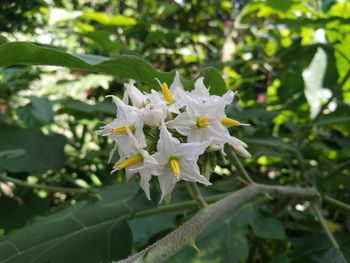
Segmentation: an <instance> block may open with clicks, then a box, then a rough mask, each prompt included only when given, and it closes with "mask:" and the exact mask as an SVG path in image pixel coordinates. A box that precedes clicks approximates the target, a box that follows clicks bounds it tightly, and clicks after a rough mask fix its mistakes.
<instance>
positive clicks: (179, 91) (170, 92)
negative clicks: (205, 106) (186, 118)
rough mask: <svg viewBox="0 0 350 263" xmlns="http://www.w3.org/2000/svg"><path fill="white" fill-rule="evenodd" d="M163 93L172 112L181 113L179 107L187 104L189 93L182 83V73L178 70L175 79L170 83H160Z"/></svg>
mask: <svg viewBox="0 0 350 263" xmlns="http://www.w3.org/2000/svg"><path fill="white" fill-rule="evenodd" d="M159 84H160V86H161V89H162V94H163V98H164V100H165V101H166V102H167V106H168V109H169V111H170V112H173V113H179V112H180V111H179V109H181V108H183V107H184V106H185V105H186V97H187V93H186V92H185V90H184V87H183V85H182V83H181V78H180V73H179V72H177V71H176V73H175V77H174V81H173V83H172V84H171V85H170V89H169V87H168V85H167V84H166V83H165V82H164V83H160V82H159Z"/></svg>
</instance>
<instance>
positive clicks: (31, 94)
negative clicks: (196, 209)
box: [0, 0, 350, 262]
mask: <svg viewBox="0 0 350 263" xmlns="http://www.w3.org/2000/svg"><path fill="white" fill-rule="evenodd" d="M0 5H1V6H0V33H1V35H2V36H4V37H6V38H7V39H8V40H9V41H30V42H35V43H39V44H41V45H44V46H45V45H50V46H55V47H56V48H58V49H61V50H62V51H66V52H69V53H75V54H95V55H101V56H106V57H116V56H119V55H122V54H133V55H137V56H141V57H143V58H145V59H146V60H148V61H149V62H150V63H151V64H152V65H153V66H155V67H156V68H157V69H159V70H161V71H170V70H173V69H178V70H179V71H180V72H181V74H182V76H184V77H187V78H196V77H197V76H198V75H199V73H200V72H201V71H202V70H203V69H204V68H205V67H208V66H212V67H216V68H217V69H218V70H219V71H220V72H221V73H222V75H223V77H224V79H225V81H226V84H227V87H228V88H229V89H232V90H238V94H237V96H236V99H235V102H234V103H233V104H232V105H230V107H228V109H227V113H228V115H229V116H230V117H232V118H234V119H238V120H239V121H241V122H244V123H250V124H251V125H250V126H249V127H245V128H232V129H231V132H232V134H233V135H235V136H236V137H238V138H240V139H242V140H243V141H245V142H246V143H247V144H248V145H249V151H250V152H251V154H252V158H249V159H247V160H245V166H246V168H247V170H248V171H249V172H250V174H252V175H253V177H254V179H255V180H256V181H258V182H262V183H268V184H270V183H274V184H281V185H284V184H298V185H301V186H317V188H318V189H319V190H320V191H321V192H322V193H326V194H330V195H332V196H333V197H337V198H338V199H340V200H343V201H344V202H349V201H350V200H349V198H350V195H349V186H350V169H349V167H350V161H349V156H350V155H349V154H350V140H349V133H350V106H349V105H350V104H349V103H350V81H349V80H348V79H349V76H350V49H349V47H350V3H349V2H348V1H341V0H338V1H336V0H312V1H311V0H310V1H300V0H283V1H277V0H266V1H245V0H239V1H214V0H202V1H200V0H192V1H190V0H188V1H187V0H178V1H156V0H144V1H137V0H126V1H116V0H109V1H107V0H106V1H105V0H92V1H86V0H75V1H72V0H31V1H26V0H19V1H9V0H2V1H1V3H0ZM122 91H123V84H122V83H120V81H119V80H118V79H116V78H114V77H113V76H111V75H102V74H94V73H87V72H81V71H76V70H69V69H66V68H59V67H53V66H40V67H38V66H35V67H26V66H12V67H7V68H2V69H1V71H0V173H1V176H9V177H11V178H16V179H19V180H22V181H23V182H25V183H28V184H33V183H37V184H45V185H51V186H58V187H71V188H95V187H97V188H98V187H102V186H103V185H110V184H116V183H121V182H124V181H125V179H124V176H123V174H122V173H114V174H112V175H111V174H110V170H111V168H112V164H108V163H107V160H108V155H109V152H110V150H111V149H112V147H113V144H112V143H111V142H110V141H107V140H106V139H105V138H101V137H98V136H96V134H95V132H96V130H97V129H99V128H100V127H101V126H102V125H103V124H105V123H107V122H108V121H110V120H111V119H112V118H113V116H115V108H114V105H112V104H111V102H110V101H109V100H106V99H105V96H106V95H108V94H113V95H120V94H122ZM24 153H25V154H24ZM231 168H232V167H231V165H230V164H229V163H227V162H225V161H224V160H223V161H222V162H221V165H220V166H217V167H215V170H214V172H213V175H212V181H213V182H214V186H213V188H212V189H211V190H210V191H213V192H215V193H225V192H227V191H232V190H234V189H236V188H237V185H236V183H235V180H234V179H232V178H234V174H235V170H234V169H231ZM230 175H231V176H230ZM180 190H181V188H180ZM180 190H179V191H180ZM0 194H1V196H0V211H1V216H0V236H1V235H4V234H6V233H8V232H10V231H11V230H13V229H16V228H19V227H22V226H23V225H24V224H25V223H26V222H27V221H28V220H30V219H31V218H33V216H35V215H42V214H45V213H47V212H49V211H52V210H53V209H55V207H57V206H59V205H62V204H63V205H64V204H67V203H69V202H73V201H74V200H75V196H74V195H73V194H72V193H61V192H59V191H58V192H53V193H52V192H49V191H45V190H43V189H41V190H40V189H39V190H38V189H36V190H33V189H31V188H26V187H17V186H15V184H14V183H13V182H9V181H6V180H2V181H0ZM175 200H186V197H184V195H182V194H181V193H179V194H178V195H177V197H176V198H175ZM282 201H283V202H279V203H274V204H273V205H272V206H267V205H266V204H265V203H263V204H262V205H260V204H258V205H259V214H258V215H257V214H254V212H253V211H254V209H253V208H254V207H253V206H252V207H251V210H249V209H248V210H244V211H243V212H242V213H241V214H240V215H239V216H237V217H236V218H235V219H234V220H233V221H232V222H231V223H230V224H227V225H219V226H215V227H216V228H213V229H211V230H210V231H211V232H210V231H209V233H207V234H206V235H205V236H204V241H198V242H199V244H200V246H199V247H200V248H201V250H203V252H202V253H199V254H196V253H195V251H194V250H193V249H192V248H186V249H185V250H184V251H182V252H181V253H182V254H180V255H179V256H177V257H176V258H175V259H174V262H175V261H176V262H177V261H178V262H183V261H181V260H184V259H187V260H192V261H191V262H242V261H243V262H244V261H245V260H248V261H250V262H311V261H308V260H310V258H311V257H312V256H313V255H315V254H317V249H318V248H320V247H322V242H326V241H324V240H325V239H323V238H320V237H321V236H322V234H321V233H320V229H319V225H318V224H317V223H315V222H314V220H313V217H312V215H311V213H309V212H307V211H308V208H309V204H308V203H307V202H306V203H305V202H300V201H298V200H282ZM254 206H255V205H254ZM4 211H6V212H4ZM266 211H270V212H269V213H271V211H272V213H273V215H274V217H277V218H278V220H279V222H278V223H276V222H275V221H273V222H272V225H274V224H282V225H283V226H284V228H285V231H286V233H287V235H288V239H287V238H286V236H284V235H283V234H281V233H280V232H278V231H277V230H276V231H277V232H273V231H272V230H271V231H272V232H273V233H272V232H269V233H264V232H261V231H260V232H259V230H256V229H259V224H260V226H263V225H264V224H266V225H269V224H270V223H271V221H269V220H275V219H272V218H265V217H264V216H263V215H264V213H265V212H266ZM324 213H325V215H326V217H327V220H328V221H327V222H328V224H329V226H330V227H331V229H332V231H333V232H334V233H335V234H336V235H338V236H339V238H343V237H344V238H345V237H346V236H347V233H348V232H347V231H348V227H349V222H348V220H347V217H346V216H345V215H344V214H342V213H339V212H336V211H334V209H332V208H329V209H328V210H327V209H326V210H325V211H324ZM247 217H249V218H253V219H251V220H255V221H254V222H253V223H251V225H253V230H252V229H251V228H248V227H246V225H245V224H246V223H244V222H245V220H246V219H245V218H247ZM185 218H186V215H181V214H180V215H179V214H178V213H175V214H169V215H166V216H165V217H163V218H162V220H160V221H162V223H161V224H159V225H158V226H157V227H155V226H153V228H152V227H151V226H150V225H147V224H146V223H147V222H146V221H142V222H141V221H135V222H133V223H130V224H131V226H132V227H133V230H135V229H136V230H135V231H136V232H138V231H137V230H139V229H141V228H142V227H144V226H145V225H147V229H148V230H147V231H148V232H147V233H143V234H142V233H139V232H138V234H136V236H134V249H136V250H138V249H140V248H143V247H145V246H146V245H147V244H150V243H152V242H153V240H155V239H156V238H158V237H159V236H162V235H164V234H166V233H168V232H169V231H170V230H171V229H173V228H175V227H176V226H177V225H179V224H180V223H181V222H182V221H183V220H185ZM266 220H267V221H269V222H267V221H266ZM160 221H159V222H160ZM254 224H255V227H256V228H254ZM227 226H229V227H231V228H235V229H239V230H237V231H236V232H235V234H234V237H235V238H238V240H240V241H239V242H238V241H237V242H234V244H233V245H232V246H233V247H234V249H231V248H232V246H231V247H230V249H228V248H227V242H230V240H229V239H230V237H227V238H220V236H224V233H225V231H227V229H226V227H227ZM262 228H263V227H262ZM219 230H220V231H223V234H222V235H218V234H216V235H215V234H214V233H219V232H217V231H219ZM152 231H153V232H152ZM141 232H142V231H141ZM271 233H272V234H271ZM305 237H307V240H314V241H313V243H312V245H308V246H306V245H305V244H306V243H305V242H307V240H306V239H305ZM262 238H266V239H268V241H264V242H261V241H262ZM234 240H235V239H234ZM231 241H232V240H231ZM347 243H349V242H347ZM292 244H293V246H292ZM292 247H293V249H292ZM298 248H300V249H302V248H303V249H304V250H305V251H306V252H305V253H304V254H300V253H299V251H298ZM230 250H234V251H236V252H232V251H231V252H230ZM308 251H309V252H308ZM348 251H350V247H349V250H348ZM230 253H231V254H230ZM287 255H288V257H287ZM293 260H294V261H293ZM303 260H304V261H303ZM320 262H321V261H320ZM322 262H326V261H322Z"/></svg>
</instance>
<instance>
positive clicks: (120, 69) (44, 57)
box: [0, 42, 226, 95]
mask: <svg viewBox="0 0 350 263" xmlns="http://www.w3.org/2000/svg"><path fill="white" fill-rule="evenodd" d="M18 50H21V52H18ZM18 64H21V65H51V66H61V67H67V68H71V69H76V70H84V71H91V72H98V73H103V74H111V75H114V76H115V77H116V78H117V79H119V80H121V81H127V80H128V79H134V80H136V81H138V82H142V83H145V84H147V85H149V86H150V87H152V88H154V89H158V88H159V84H158V83H157V82H156V80H155V78H158V79H159V80H160V81H161V82H166V83H168V84H170V83H172V81H173V79H174V76H175V72H174V71H170V72H160V71H159V70H157V69H155V68H154V67H153V66H152V65H150V64H149V63H148V62H146V61H145V60H144V59H142V58H140V57H137V56H134V55H121V56H119V57H117V58H107V57H101V56H95V55H71V54H68V53H66V52H63V51H61V50H59V49H55V48H51V47H46V46H41V45H36V44H33V43H29V42H11V43H4V44H2V45H0V67H6V66H12V65H18ZM202 75H203V76H204V77H205V83H206V85H207V86H208V87H210V91H211V93H212V94H216V95H222V94H223V93H224V92H225V91H226V84H225V81H224V80H223V78H222V77H221V75H220V73H219V72H218V71H217V70H216V69H215V68H211V67H208V68H205V69H204V71H203V72H202ZM182 82H183V84H184V86H185V88H186V89H192V88H193V83H194V81H193V80H187V79H184V78H182Z"/></svg>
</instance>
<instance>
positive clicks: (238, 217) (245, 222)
mask: <svg viewBox="0 0 350 263" xmlns="http://www.w3.org/2000/svg"><path fill="white" fill-rule="evenodd" d="M263 210H264V204H261V203H257V204H252V203H250V204H247V205H244V206H243V207H241V208H240V209H239V210H237V211H236V212H235V213H233V214H231V215H229V216H227V217H225V218H223V219H221V220H220V222H219V223H217V224H214V225H212V226H210V228H209V229H208V230H206V231H205V232H204V233H203V234H202V235H200V237H199V238H198V240H196V244H197V246H198V248H199V249H200V252H196V251H195V250H194V249H193V248H189V247H188V248H185V249H183V250H182V251H181V252H180V253H179V254H178V255H177V256H176V257H174V259H173V261H172V262H211V263H212V262H232V263H234V262H246V261H247V258H248V254H249V247H248V240H247V234H248V226H250V227H251V228H252V230H253V232H254V233H255V235H257V236H259V237H262V238H266V239H284V238H285V233H284V230H283V227H282V224H281V222H280V221H278V220H277V219H274V218H272V217H270V216H269V215H266V214H265V212H264V211H263Z"/></svg>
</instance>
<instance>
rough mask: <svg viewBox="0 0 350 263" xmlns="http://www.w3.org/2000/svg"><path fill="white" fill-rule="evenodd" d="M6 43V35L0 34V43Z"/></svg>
mask: <svg viewBox="0 0 350 263" xmlns="http://www.w3.org/2000/svg"><path fill="white" fill-rule="evenodd" d="M5 43H7V39H6V37H4V36H2V35H0V45H2V44H5Z"/></svg>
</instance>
